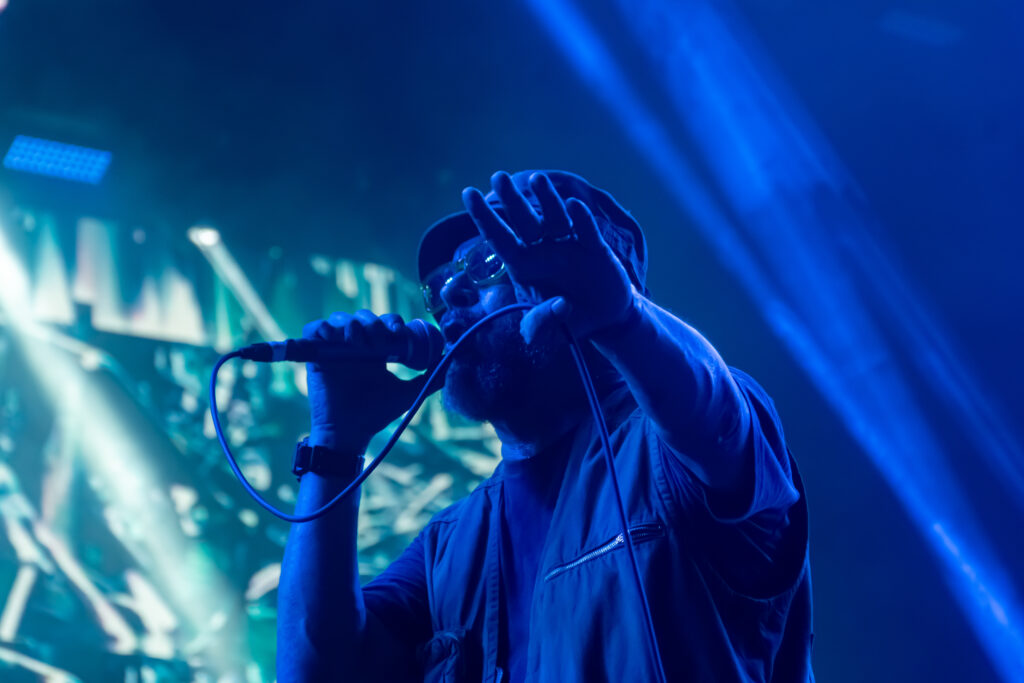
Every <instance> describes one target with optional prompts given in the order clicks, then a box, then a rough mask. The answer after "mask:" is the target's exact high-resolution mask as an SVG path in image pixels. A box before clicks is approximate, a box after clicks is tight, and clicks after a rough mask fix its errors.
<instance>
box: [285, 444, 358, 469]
mask: <svg viewBox="0 0 1024 683" xmlns="http://www.w3.org/2000/svg"><path fill="white" fill-rule="evenodd" d="M362 471H363V457H362V456H358V457H356V458H353V457H352V456H351V455H342V454H341V453H338V452H336V451H333V450H331V449H330V448H327V447H326V446H310V445H309V437H308V436H307V437H306V438H304V439H303V440H302V441H300V442H299V443H298V444H297V445H296V446H295V460H294V461H292V474H294V475H295V476H296V477H299V478H301V477H302V475H303V474H306V473H307V472H314V473H316V474H319V475H320V476H322V477H347V478H355V476H356V475H358V474H359V473H361V472H362Z"/></svg>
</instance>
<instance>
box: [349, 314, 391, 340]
mask: <svg viewBox="0 0 1024 683" xmlns="http://www.w3.org/2000/svg"><path fill="white" fill-rule="evenodd" d="M355 319H356V321H357V324H356V325H355V326H356V327H361V328H362V330H363V334H364V337H363V339H364V340H365V341H366V343H367V344H369V345H371V346H374V345H377V344H383V343H385V342H387V341H388V339H389V338H390V337H391V336H392V333H391V330H389V329H388V327H387V325H385V324H384V321H383V320H381V319H380V317H378V316H377V315H376V314H375V313H374V312H373V311H368V310H366V309H365V308H363V309H361V310H358V311H356V313H355Z"/></svg>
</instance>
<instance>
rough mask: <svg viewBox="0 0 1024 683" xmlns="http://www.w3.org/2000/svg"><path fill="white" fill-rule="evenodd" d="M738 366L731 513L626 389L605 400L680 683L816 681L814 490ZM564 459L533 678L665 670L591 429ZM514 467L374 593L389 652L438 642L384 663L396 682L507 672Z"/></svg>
mask: <svg viewBox="0 0 1024 683" xmlns="http://www.w3.org/2000/svg"><path fill="white" fill-rule="evenodd" d="M733 374H734V377H735V378H736V381H737V383H738V384H739V386H740V387H741V389H742V391H743V394H744V396H745V397H746V399H747V401H748V403H749V405H750V408H751V415H754V416H755V417H756V419H755V420H754V421H753V422H754V425H753V429H752V430H751V436H750V439H749V442H748V447H750V448H754V449H755V462H756V464H757V466H756V472H757V474H756V481H755V482H754V487H753V489H754V493H753V496H752V500H751V501H749V504H747V505H745V507H746V509H745V510H733V511H732V512H730V513H729V517H726V516H725V515H724V514H723V511H722V510H720V509H718V503H717V502H715V501H710V500H709V498H708V496H707V495H706V494H705V491H704V489H703V487H702V485H701V484H700V483H699V481H698V480H697V479H696V478H695V477H694V476H692V475H691V474H690V473H689V472H688V471H687V470H686V468H685V467H684V466H683V465H682V463H681V462H680V460H679V458H678V457H677V456H676V455H675V454H674V453H673V452H672V450H671V448H670V447H668V446H667V445H666V444H665V443H664V442H663V441H662V440H661V439H659V437H658V436H657V434H656V433H655V430H654V426H653V424H652V423H651V421H650V420H649V419H648V418H647V417H646V416H645V415H644V414H643V413H642V412H641V411H640V410H639V409H638V408H637V406H636V403H635V402H634V401H633V400H632V397H631V396H630V395H629V393H628V391H626V390H621V391H618V392H615V393H613V394H612V395H610V396H608V397H607V398H606V399H605V401H604V402H603V406H604V412H605V417H606V420H607V422H608V426H609V430H610V432H611V438H612V445H613V448H614V450H615V466H616V471H617V474H618V478H619V482H620V485H621V488H622V491H623V495H624V498H625V504H626V509H627V514H628V519H629V526H630V530H631V532H632V535H633V538H634V543H635V547H636V551H637V560H638V562H639V565H640V570H641V575H642V576H643V580H644V582H645V587H646V590H647V594H648V596H649V600H650V606H651V612H652V616H653V619H654V624H655V631H656V633H657V637H658V643H659V647H660V651H661V654H662V659H663V662H664V667H665V671H666V673H667V675H668V679H669V681H693V682H700V683H704V682H708V683H711V682H715V683H733V682H736V683H740V682H742V683H748V682H754V681H758V682H760V681H764V682H768V681H771V682H772V683H805V682H807V681H812V680H813V674H812V673H811V669H810V646H811V638H812V635H811V600H810V570H809V565H808V552H807V547H808V546H807V509H806V504H805V500H804V494H803V487H802V484H801V482H800V479H799V475H798V473H797V471H796V468H795V464H794V463H793V461H792V459H791V457H790V456H789V453H788V450H787V449H786V446H785V443H784V438H783V435H782V430H781V426H780V424H779V420H778V416H777V415H776V413H775V409H774V406H773V405H772V403H771V400H770V399H769V398H768V397H767V395H765V393H764V391H763V390H762V389H761V388H760V387H759V386H758V385H757V384H756V383H755V382H754V381H753V380H752V379H750V378H749V377H747V376H746V375H745V374H743V373H741V372H739V371H736V370H733ZM566 457H567V458H568V462H567V463H566V470H565V475H564V477H563V481H562V485H561V489H560V491H559V494H558V499H557V503H556V507H555V510H554V514H553V518H552V522H551V527H550V531H549V535H548V538H547V540H546V543H545V546H544V548H543V551H542V554H541V564H540V572H539V576H538V579H537V584H536V588H535V591H534V596H533V605H532V613H531V615H530V642H529V654H528V667H527V669H528V675H527V679H528V680H529V681H531V682H536V683H555V682H558V683H564V682H566V681H587V682H600V681H654V680H657V678H656V674H655V673H654V671H653V670H652V667H651V664H650V655H649V654H648V652H649V651H650V648H649V645H648V643H647V634H646V630H645V627H644V617H643V609H642V606H641V603H640V602H639V596H638V594H637V591H636V589H635V584H634V583H633V580H632V577H631V571H632V570H631V568H630V563H629V558H628V554H627V553H626V551H625V546H624V543H623V539H622V536H621V531H622V529H621V523H620V521H619V517H618V513H617V511H616V504H615V501H614V498H613V495H614V494H613V492H612V489H611V487H610V485H609V481H608V473H607V468H606V466H605V461H604V458H603V456H602V453H601V449H600V440H599V437H598V434H597V430H596V427H595V426H594V425H593V424H590V423H587V424H585V425H584V426H583V427H581V428H580V429H579V430H578V432H577V434H576V436H575V441H574V443H573V445H572V447H571V449H570V451H569V452H568V454H567V456H566ZM502 471H503V467H502V466H500V465H499V467H498V469H497V470H496V471H495V473H494V475H493V476H492V477H491V478H489V479H488V480H486V481H485V482H483V483H482V484H481V485H480V486H479V487H478V488H477V489H476V490H475V491H474V492H473V493H471V494H470V495H469V496H468V497H467V498H465V499H463V500H462V501H460V502H458V503H456V504H455V505H452V506H451V507H449V508H447V509H446V510H444V511H442V512H441V513H439V514H438V515H436V516H435V517H434V519H433V520H431V522H430V523H429V524H428V525H427V526H426V527H425V528H424V530H423V531H422V533H421V534H420V535H419V537H418V538H417V539H416V541H415V542H414V543H413V544H412V545H411V546H410V548H409V549H407V550H406V553H405V554H404V555H403V558H402V559H401V560H400V561H398V562H396V563H395V564H394V565H392V567H393V568H394V569H389V570H388V571H386V572H385V573H384V574H382V575H381V576H380V577H378V578H377V579H375V580H374V581H372V582H370V583H369V584H367V585H366V586H365V587H364V590H363V595H364V600H365V605H366V609H367V618H368V627H369V628H368V631H367V632H368V633H369V634H370V636H369V637H370V638H374V637H375V636H374V633H377V634H379V637H381V638H385V636H384V634H385V633H387V636H386V637H387V638H389V639H391V640H389V642H390V643H392V645H389V649H390V648H391V647H392V646H399V645H397V644H398V643H402V645H400V646H399V647H415V646H416V642H415V641H417V640H421V641H426V642H425V643H422V642H421V643H420V644H419V646H418V650H419V663H418V666H416V667H408V666H405V665H404V664H401V663H400V660H401V657H402V656H403V655H402V654H401V653H396V652H394V651H392V652H391V657H390V661H391V662H392V663H394V664H395V665H396V668H395V669H394V670H391V671H384V670H381V671H380V674H381V676H382V680H389V681H395V680H400V676H401V677H407V678H408V679H409V680H425V681H445V682H449V683H456V682H459V681H488V682H494V683H501V681H502V680H503V678H504V673H503V672H502V671H501V669H500V668H499V659H498V647H499V631H498V629H499V628H501V627H502V617H501V615H502V609H503V606H502V604H501V601H502V595H501V590H500V581H501V562H502V558H501V550H500V548H501V543H500V540H499V539H500V532H499V529H500V526H499V525H500V521H501V510H502V496H503V485H502V483H503V477H502ZM403 566H404V567H405V568H406V570H407V569H408V568H409V567H410V566H411V567H412V568H413V571H411V572H410V571H406V570H403V569H402V567H403ZM424 610H425V611H426V612H427V614H424V613H423V612H424ZM378 645H380V643H378ZM396 655H398V656H397V657H396ZM408 655H411V653H409V652H408V651H407V652H406V656H407V657H406V658H408ZM376 661H378V662H379V661H381V660H380V659H377V660H376Z"/></svg>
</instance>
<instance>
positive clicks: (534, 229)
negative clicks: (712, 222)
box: [462, 171, 637, 341]
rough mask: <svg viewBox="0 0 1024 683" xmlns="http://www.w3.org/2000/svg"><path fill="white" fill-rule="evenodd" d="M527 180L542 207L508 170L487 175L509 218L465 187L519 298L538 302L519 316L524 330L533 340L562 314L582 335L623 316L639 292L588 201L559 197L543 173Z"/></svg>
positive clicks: (481, 228) (465, 199)
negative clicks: (605, 236) (528, 198)
mask: <svg viewBox="0 0 1024 683" xmlns="http://www.w3.org/2000/svg"><path fill="white" fill-rule="evenodd" d="M529 184H530V190H531V191H532V192H533V194H534V196H535V197H536V198H537V201H538V203H539V204H540V211H539V212H538V211H537V210H536V209H535V208H534V207H533V206H532V205H531V204H530V202H529V200H527V198H526V197H525V196H524V195H523V193H522V192H521V191H520V190H519V188H517V187H516V186H515V184H514V183H513V181H512V178H511V177H510V176H509V175H508V174H507V173H505V172H503V171H499V172H498V173H495V174H494V175H493V176H491V185H492V187H493V189H494V193H495V194H496V195H497V197H498V198H499V199H500V200H501V203H502V204H503V206H504V209H505V214H506V216H507V218H506V219H503V218H502V217H500V216H499V215H498V214H497V213H496V212H495V210H494V208H493V207H492V206H491V205H490V204H488V203H487V201H485V199H484V196H483V195H482V194H481V193H480V191H479V190H477V189H475V188H472V187H470V188H466V189H465V190H463V192H462V200H463V202H464V203H465V205H466V210H467V211H468V212H469V215H470V217H472V219H473V222H474V223H475V224H476V227H477V229H478V230H479V231H480V234H481V235H483V237H484V238H485V239H486V240H488V241H489V242H490V243H491V245H492V246H493V247H494V250H495V252H496V253H497V254H498V256H499V257H500V258H501V259H502V261H504V262H505V267H506V269H507V270H508V273H509V276H510V277H511V279H512V282H513V284H514V285H515V286H516V290H517V296H518V297H519V299H520V300H521V301H524V302H525V303H534V304H537V305H536V306H535V307H534V308H533V309H532V310H531V311H529V313H527V315H526V316H525V317H524V319H523V321H522V324H521V326H520V329H521V332H522V334H523V336H524V337H525V338H526V340H527V341H532V340H533V339H535V338H537V337H539V336H546V335H548V334H550V333H551V332H552V331H553V329H554V328H555V326H556V324H557V323H559V322H564V323H566V324H567V325H568V326H569V329H570V331H571V332H572V333H573V335H574V336H576V337H577V338H578V339H584V338H586V337H588V336H590V335H591V334H593V333H594V332H596V331H598V330H601V329H603V328H606V327H608V326H610V325H614V324H615V323H618V322H621V321H623V320H625V318H626V317H627V316H628V314H629V312H630V308H631V306H632V303H633V301H634V296H637V293H636V291H635V289H634V288H633V285H632V283H631V282H630V279H629V276H628V274H627V273H626V270H625V269H624V268H623V266H622V264H621V263H620V262H619V259H618V257H617V256H616V255H615V252H613V251H612V249H611V248H610V247H609V246H608V244H607V242H605V240H604V238H603V237H602V236H601V232H600V229H599V228H598V225H597V222H596V221H595V220H594V216H593V214H592V213H591V212H590V209H589V208H588V207H587V205H586V204H584V203H583V202H581V201H579V200H578V199H575V198H570V199H569V200H568V201H563V199H562V197H560V196H559V195H558V193H557V192H556V191H555V188H554V186H553V185H552V183H551V180H550V179H549V178H548V177H547V176H546V175H545V174H544V173H534V174H533V175H531V176H530V179H529Z"/></svg>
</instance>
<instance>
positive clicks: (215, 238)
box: [188, 225, 220, 247]
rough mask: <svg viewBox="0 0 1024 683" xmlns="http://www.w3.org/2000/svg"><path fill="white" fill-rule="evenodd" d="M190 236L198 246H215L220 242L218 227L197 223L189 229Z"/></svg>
mask: <svg viewBox="0 0 1024 683" xmlns="http://www.w3.org/2000/svg"><path fill="white" fill-rule="evenodd" d="M188 238H189V239H190V240H192V243H193V244H195V245H196V246H197V247H214V246H217V245H218V244H220V232H218V231H217V229H216V228H210V227H206V226H202V225H197V226H195V227H194V228H189V229H188Z"/></svg>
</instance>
